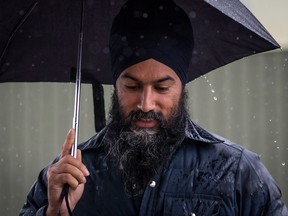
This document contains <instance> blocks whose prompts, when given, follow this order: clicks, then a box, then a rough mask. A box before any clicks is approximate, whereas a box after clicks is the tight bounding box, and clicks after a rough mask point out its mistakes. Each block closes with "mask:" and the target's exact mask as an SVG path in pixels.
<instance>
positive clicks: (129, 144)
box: [106, 91, 188, 195]
mask: <svg viewBox="0 0 288 216" xmlns="http://www.w3.org/2000/svg"><path fill="white" fill-rule="evenodd" d="M186 100H187V99H186V92H185V91H183V93H182V97H181V99H180V102H179V104H178V106H175V107H176V108H174V109H173V110H171V115H170V117H169V118H168V119H165V118H164V117H163V115H162V114H161V113H156V112H153V111H150V112H147V113H144V112H142V111H141V110H136V111H133V112H131V113H130V114H129V116H128V117H127V118H123V117H122V115H121V108H120V106H119V103H118V97H117V94H116V91H114V94H113V97H112V108H111V110H110V118H111V120H110V121H111V123H110V124H109V132H108V134H107V136H106V141H107V146H106V150H107V153H108V155H109V157H110V159H111V160H112V162H113V163H114V164H115V165H116V166H117V167H118V168H119V169H120V170H121V173H122V176H123V180H124V183H125V188H126V190H127V192H128V193H131V194H133V195H136V194H139V193H142V192H143V190H144V189H145V187H146V185H147V183H148V181H149V180H150V179H151V178H152V177H153V176H154V175H155V174H156V173H157V170H158V169H159V167H160V166H161V165H163V163H165V162H166V161H167V158H168V157H169V156H170V154H171V153H172V152H174V151H175V150H176V149H177V148H178V147H179V145H180V144H181V141H182V140H183V139H184V135H185V126H186V120H187V118H188V112H187V109H186V107H185V104H186ZM140 118H148V119H156V120H158V121H159V122H160V129H159V130H157V131H153V130H150V129H137V128H135V129H131V122H132V121H133V120H136V119H140Z"/></svg>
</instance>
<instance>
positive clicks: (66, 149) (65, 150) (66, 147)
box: [61, 128, 75, 157]
mask: <svg viewBox="0 0 288 216" xmlns="http://www.w3.org/2000/svg"><path fill="white" fill-rule="evenodd" d="M74 139H75V130H74V129H73V128H71V129H70V130H69V132H68V134H67V136H66V140H65V142H64V144H63V146H62V152H61V157H64V156H65V155H68V154H70V152H71V148H72V146H73V143H74Z"/></svg>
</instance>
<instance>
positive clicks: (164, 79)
mask: <svg viewBox="0 0 288 216" xmlns="http://www.w3.org/2000/svg"><path fill="white" fill-rule="evenodd" d="M122 78H124V79H131V80H134V81H135V82H139V83H142V81H141V80H139V79H137V78H136V77H134V76H132V75H131V74H124V75H123V76H122ZM165 81H173V82H175V79H174V78H173V77H171V76H169V75H166V76H165V77H163V78H160V79H158V80H155V81H154V82H153V83H161V82H165Z"/></svg>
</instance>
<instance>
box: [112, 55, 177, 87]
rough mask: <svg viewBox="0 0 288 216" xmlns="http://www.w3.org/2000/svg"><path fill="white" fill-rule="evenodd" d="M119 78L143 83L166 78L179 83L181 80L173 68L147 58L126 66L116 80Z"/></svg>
mask: <svg viewBox="0 0 288 216" xmlns="http://www.w3.org/2000/svg"><path fill="white" fill-rule="evenodd" d="M119 79H131V80H135V81H139V82H143V83H145V82H159V81H166V80H167V81H173V82H175V83H177V84H178V83H179V84H181V81H180V79H179V77H178V75H177V74H176V73H175V72H174V70H172V69H171V68H170V67H168V66H167V65H165V64H163V63H161V62H159V61H156V60H154V59H148V60H145V61H142V62H139V63H137V64H134V65H132V66H130V67H128V68H126V69H125V70H124V71H123V72H122V73H121V75H120V77H119V78H118V80H119ZM118 80H117V81H118Z"/></svg>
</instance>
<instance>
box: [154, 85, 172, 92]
mask: <svg viewBox="0 0 288 216" xmlns="http://www.w3.org/2000/svg"><path fill="white" fill-rule="evenodd" d="M154 88H155V90H157V91H158V92H161V93H164V92H166V91H168V90H169V86H164V85H159V86H155V87H154Z"/></svg>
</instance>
